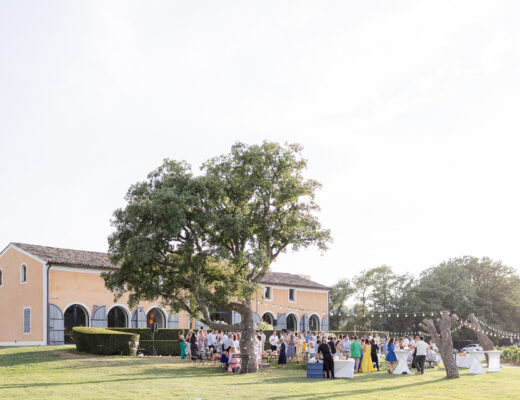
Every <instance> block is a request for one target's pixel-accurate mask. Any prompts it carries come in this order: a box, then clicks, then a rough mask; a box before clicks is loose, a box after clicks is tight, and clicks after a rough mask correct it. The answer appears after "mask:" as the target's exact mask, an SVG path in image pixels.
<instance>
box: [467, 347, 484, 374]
mask: <svg viewBox="0 0 520 400" xmlns="http://www.w3.org/2000/svg"><path fill="white" fill-rule="evenodd" d="M468 355H469V356H470V357H471V367H469V371H468V374H485V373H486V371H485V370H484V368H483V367H482V364H481V363H480V360H481V359H482V357H483V356H484V352H483V351H472V352H468Z"/></svg>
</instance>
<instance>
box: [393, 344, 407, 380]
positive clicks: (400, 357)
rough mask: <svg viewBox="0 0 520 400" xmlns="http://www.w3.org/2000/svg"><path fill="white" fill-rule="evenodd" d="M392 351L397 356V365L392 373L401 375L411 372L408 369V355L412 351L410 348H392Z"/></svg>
mask: <svg viewBox="0 0 520 400" xmlns="http://www.w3.org/2000/svg"><path fill="white" fill-rule="evenodd" d="M394 353H395V355H396V357H397V367H395V369H394V372H393V374H394V375H402V374H411V372H410V370H409V369H408V356H409V355H410V354H411V353H412V351H411V350H394Z"/></svg>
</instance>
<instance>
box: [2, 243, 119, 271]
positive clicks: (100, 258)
mask: <svg viewBox="0 0 520 400" xmlns="http://www.w3.org/2000/svg"><path fill="white" fill-rule="evenodd" d="M11 244H12V245H14V246H16V247H19V248H20V249H22V250H25V251H27V252H28V253H31V254H32V255H34V256H36V257H39V258H41V259H42V260H45V261H47V262H49V263H51V264H55V265H70V266H78V267H89V268H101V269H114V268H115V267H114V265H113V264H112V263H111V262H110V261H108V256H107V253H99V252H96V251H84V250H71V249H60V248H57V247H47V246H37V245H34V244H26V243H11Z"/></svg>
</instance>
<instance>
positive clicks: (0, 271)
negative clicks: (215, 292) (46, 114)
mask: <svg viewBox="0 0 520 400" xmlns="http://www.w3.org/2000/svg"><path fill="white" fill-rule="evenodd" d="M114 268H115V266H113V265H112V264H111V263H110V262H109V260H108V257H107V254H106V253H98V252H90V251H82V250H69V249H60V248H55V247H46V246H36V245H30V244H24V243H11V244H9V245H8V246H7V247H6V248H5V249H4V250H3V251H2V253H0V346H1V345H3V346H15V345H47V344H49V345H58V344H63V343H70V342H71V341H72V336H71V332H72V328H73V327H74V326H91V327H134V328H146V327H149V326H150V325H151V324H152V323H153V322H156V323H157V324H158V325H159V327H160V328H185V329H188V328H198V327H200V326H202V325H203V324H202V323H200V322H198V321H196V320H193V319H192V318H190V317H189V315H188V314H187V313H186V312H180V313H178V314H173V313H171V312H170V311H169V310H166V309H164V308H163V307H161V306H160V305H159V304H158V303H153V302H143V303H140V304H138V305H137V306H136V307H134V308H133V309H130V308H129V307H128V305H127V301H128V295H127V294H123V295H122V297H121V298H120V299H118V300H117V301H115V300H114V293H113V292H111V291H110V290H108V289H107V288H106V287H105V282H104V279H103V278H102V276H101V273H103V272H106V271H110V270H112V269H114ZM328 290H329V288H327V287H326V286H323V285H320V284H318V283H316V282H313V281H311V280H310V279H309V277H305V276H298V275H293V274H285V273H276V272H275V273H272V274H269V275H268V276H266V277H265V278H264V279H263V280H262V282H261V285H260V288H259V291H258V293H257V295H256V299H255V301H256V304H255V307H256V308H255V322H256V323H260V321H261V320H264V321H266V322H268V323H270V324H272V325H274V326H275V327H276V328H277V329H289V330H295V331H296V330H298V331H306V330H309V329H311V330H318V329H321V330H327V329H328ZM214 317H215V318H216V319H218V320H222V321H225V322H226V323H235V322H238V321H240V314H238V313H235V312H229V311H227V310H215V313H214Z"/></svg>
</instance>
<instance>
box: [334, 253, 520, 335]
mask: <svg viewBox="0 0 520 400" xmlns="http://www.w3.org/2000/svg"><path fill="white" fill-rule="evenodd" d="M334 290H342V291H343V294H344V295H343V296H342V297H340V296H338V295H336V296H335V298H341V300H342V301H343V303H342V304H341V305H338V304H337V301H334V302H333V301H332V296H331V310H338V309H344V310H347V312H343V313H342V315H341V317H340V318H338V316H336V318H337V319H338V326H337V328H338V329H340V328H343V329H345V328H353V326H354V325H357V326H358V327H360V326H363V327H367V328H369V329H374V330H384V331H393V332H403V331H409V330H418V329H419V328H418V326H419V325H418V324H419V323H420V322H421V320H422V318H423V315H422V312H424V313H425V314H426V315H427V316H429V315H431V312H439V311H440V310H449V311H450V312H453V313H455V314H456V315H458V316H459V317H463V318H466V317H467V316H468V315H469V314H470V313H475V314H476V315H478V316H479V318H481V319H482V320H484V321H486V322H487V323H488V324H490V325H491V326H494V327H496V328H497V329H501V330H504V331H509V332H518V331H520V317H519V315H520V277H519V275H518V274H517V273H516V272H515V270H514V269H512V268H510V267H507V266H505V265H503V264H502V263H501V262H499V261H493V260H491V259H489V258H487V257H484V258H481V259H479V258H476V257H471V256H466V257H460V258H453V259H449V260H447V261H444V262H442V263H440V264H439V265H437V266H434V267H431V268H429V269H427V270H425V271H424V272H422V273H421V274H420V276H418V277H414V276H412V275H409V274H403V275H400V274H396V273H394V272H393V271H392V269H391V268H390V267H388V266H385V265H383V266H380V267H375V268H372V269H368V270H365V271H362V272H361V273H360V274H358V275H356V276H354V277H353V278H352V280H351V281H349V280H345V279H342V280H340V281H339V283H338V284H337V285H336V286H335V287H334V288H333V292H334ZM347 305H348V306H347ZM399 312H400V313H401V314H400V317H399V318H397V316H396V313H399ZM389 313H390V315H391V317H388V314H389ZM403 313H409V314H404V315H403ZM414 314H415V315H414ZM468 337H471V338H473V337H474V333H473V331H471V330H469V329H464V328H463V329H460V330H459V331H458V332H457V338H468Z"/></svg>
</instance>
